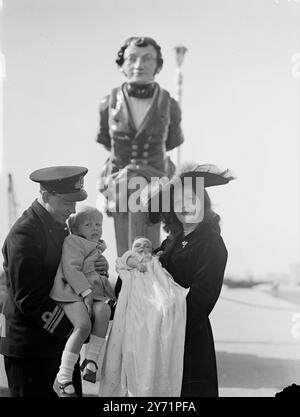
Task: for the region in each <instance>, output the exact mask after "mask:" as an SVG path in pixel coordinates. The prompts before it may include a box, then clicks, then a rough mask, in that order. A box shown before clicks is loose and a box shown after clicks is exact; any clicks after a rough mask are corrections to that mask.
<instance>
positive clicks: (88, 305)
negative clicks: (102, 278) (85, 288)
mask: <svg viewBox="0 0 300 417" xmlns="http://www.w3.org/2000/svg"><path fill="white" fill-rule="evenodd" d="M93 301H94V297H93V293H91V292H90V293H89V294H88V295H87V296H86V297H84V299H83V302H84V304H85V305H86V308H87V311H88V313H89V316H90V317H91V315H92V311H93Z"/></svg>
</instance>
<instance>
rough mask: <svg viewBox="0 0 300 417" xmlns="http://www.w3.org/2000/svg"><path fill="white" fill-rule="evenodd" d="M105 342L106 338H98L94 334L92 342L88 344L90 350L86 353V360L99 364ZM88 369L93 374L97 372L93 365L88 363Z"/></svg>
mask: <svg viewBox="0 0 300 417" xmlns="http://www.w3.org/2000/svg"><path fill="white" fill-rule="evenodd" d="M104 342H105V338H104V337H98V336H95V335H94V334H91V336H90V342H89V344H88V350H87V353H86V359H89V360H92V361H95V362H96V363H97V362H98V359H99V355H100V352H101V349H102V346H103V344H104ZM87 368H88V369H89V370H90V371H92V372H96V370H97V369H96V367H95V365H94V364H93V363H88V364H87Z"/></svg>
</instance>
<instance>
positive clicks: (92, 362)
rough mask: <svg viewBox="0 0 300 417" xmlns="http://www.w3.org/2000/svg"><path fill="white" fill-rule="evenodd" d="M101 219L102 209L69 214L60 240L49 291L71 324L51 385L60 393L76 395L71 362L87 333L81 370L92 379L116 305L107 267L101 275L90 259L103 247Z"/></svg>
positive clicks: (91, 208) (87, 378)
mask: <svg viewBox="0 0 300 417" xmlns="http://www.w3.org/2000/svg"><path fill="white" fill-rule="evenodd" d="M102 220H103V216H102V213H100V212H99V211H98V210H97V209H95V208H93V207H85V208H83V209H81V210H80V211H78V212H77V213H76V214H74V215H71V216H70V217H69V219H68V226H69V229H70V231H71V234H70V235H69V236H67V237H66V238H65V241H64V244H63V249H62V258H61V262H60V265H59V267H58V270H57V273H56V277H55V280H54V284H53V287H52V290H51V292H50V297H51V298H52V299H53V300H55V301H56V302H57V304H59V305H60V306H62V307H63V309H64V311H65V313H66V315H67V316H68V318H69V320H70V321H71V322H72V324H73V326H74V328H73V332H72V333H71V335H70V336H69V338H68V340H67V343H66V345H65V349H64V351H63V354H62V359H61V365H60V368H59V372H58V374H57V376H56V380H55V382H54V386H53V388H54V390H55V392H56V393H57V394H58V395H59V396H60V397H74V396H76V394H75V390H74V387H73V384H72V376H73V371H74V366H75V364H76V362H77V361H78V358H79V353H80V350H81V348H82V345H83V343H84V342H85V341H86V339H87V338H88V336H89V335H90V333H91V336H90V343H89V345H88V348H87V353H86V358H85V360H84V361H83V363H82V365H81V370H82V371H83V379H85V380H87V381H90V382H96V372H97V369H98V368H97V361H98V359H99V355H100V351H101V348H102V346H103V344H104V341H105V336H106V332H107V328H108V324H109V319H110V314H111V307H113V306H114V305H115V303H116V298H115V296H114V291H113V289H112V287H111V285H110V283H109V281H108V273H107V271H105V272H104V273H103V272H101V275H100V274H98V273H97V272H96V270H95V261H96V260H97V259H98V258H99V257H100V256H101V255H102V252H103V251H104V250H105V249H106V245H105V242H104V241H103V240H101V236H102ZM91 319H93V324H92V322H91Z"/></svg>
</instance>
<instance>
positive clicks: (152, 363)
mask: <svg viewBox="0 0 300 417" xmlns="http://www.w3.org/2000/svg"><path fill="white" fill-rule="evenodd" d="M152 249H153V246H152V243H151V241H150V240H149V239H147V238H146V237H141V236H138V237H136V238H135V239H134V241H133V244H132V248H131V250H129V251H127V252H125V253H124V254H123V256H121V258H118V259H117V262H116V268H117V272H118V273H119V277H120V280H121V282H122V286H121V291H120V294H119V297H118V304H117V307H116V310H115V315H114V321H113V324H112V328H111V332H110V334H109V337H108V342H107V348H106V351H105V356H104V359H103V366H102V372H101V377H100V396H101V397H123V396H124V397H161V396H162V397H165V396H167V397H176V396H179V395H180V391H181V382H182V372H183V352H184V335H185V323H186V295H187V293H188V290H187V289H185V288H182V287H180V285H178V284H177V283H176V282H175V281H174V280H173V278H172V277H171V275H170V274H169V273H168V272H167V271H166V270H165V269H164V268H163V267H162V265H161V263H160V262H159V259H158V257H157V256H154V255H153V250H152Z"/></svg>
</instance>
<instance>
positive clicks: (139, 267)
mask: <svg viewBox="0 0 300 417" xmlns="http://www.w3.org/2000/svg"><path fill="white" fill-rule="evenodd" d="M137 269H138V270H139V271H140V272H147V267H146V265H145V264H143V263H142V262H140V263H139V264H138V266H137Z"/></svg>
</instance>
